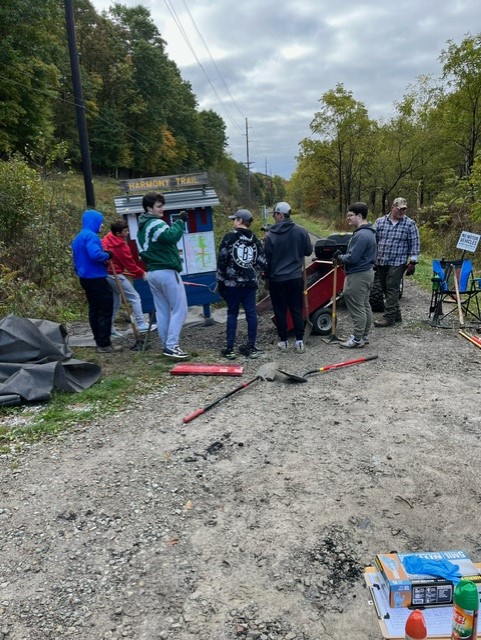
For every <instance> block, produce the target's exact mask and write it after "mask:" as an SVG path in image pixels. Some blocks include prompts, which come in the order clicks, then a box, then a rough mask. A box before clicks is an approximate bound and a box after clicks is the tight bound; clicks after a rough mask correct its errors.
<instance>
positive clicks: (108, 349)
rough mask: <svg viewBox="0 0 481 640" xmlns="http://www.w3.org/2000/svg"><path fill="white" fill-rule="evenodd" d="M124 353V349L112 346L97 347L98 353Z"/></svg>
mask: <svg viewBox="0 0 481 640" xmlns="http://www.w3.org/2000/svg"><path fill="white" fill-rule="evenodd" d="M119 351H122V347H114V346H112V345H111V344H110V345H109V346H108V347H97V353H118V352H119Z"/></svg>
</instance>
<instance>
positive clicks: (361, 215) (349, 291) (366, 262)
mask: <svg viewBox="0 0 481 640" xmlns="http://www.w3.org/2000/svg"><path fill="white" fill-rule="evenodd" d="M347 223H348V224H349V226H350V227H353V228H354V232H353V234H352V236H351V239H350V240H349V244H348V245H347V250H346V253H342V251H340V250H338V251H336V252H335V253H334V255H333V256H332V258H333V260H337V262H340V263H341V264H342V265H344V273H345V274H346V278H345V280H344V289H343V297H344V301H345V303H346V307H347V310H348V311H349V315H350V316H351V318H352V323H353V325H354V328H353V335H351V336H350V337H349V338H347V340H345V341H344V342H341V343H340V345H339V346H340V347H342V348H343V349H359V348H361V347H364V346H365V345H366V344H369V331H370V329H371V323H372V312H371V305H370V303H369V295H370V293H371V288H372V283H373V282H374V265H375V264H376V254H377V244H376V231H375V229H374V227H373V226H372V224H370V223H369V222H368V221H367V204H365V203H364V202H354V204H351V205H349V208H348V210H347Z"/></svg>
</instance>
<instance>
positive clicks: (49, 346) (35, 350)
mask: <svg viewBox="0 0 481 640" xmlns="http://www.w3.org/2000/svg"><path fill="white" fill-rule="evenodd" d="M99 377H100V367H99V366H98V365H96V364H92V363H91V362H84V361H83V360H75V359H74V358H72V351H71V349H70V347H69V345H68V334H67V331H66V329H65V327H64V326H63V325H61V324H57V323H56V322H51V321H50V320H36V319H32V318H22V317H19V316H14V315H8V316H6V317H5V318H3V319H1V320H0V406H7V405H16V404H21V403H22V402H36V401H37V402H38V401H40V400H50V397H51V393H52V390H53V389H61V390H62V391H70V392H79V391H83V390H84V389H88V388H89V387H91V386H92V385H93V384H94V383H95V382H97V380H98V379H99Z"/></svg>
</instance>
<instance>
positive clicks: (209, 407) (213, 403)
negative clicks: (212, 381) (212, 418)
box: [182, 376, 259, 424]
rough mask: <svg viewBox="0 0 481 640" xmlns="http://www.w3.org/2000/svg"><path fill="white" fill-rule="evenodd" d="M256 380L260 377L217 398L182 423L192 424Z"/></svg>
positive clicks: (186, 417)
mask: <svg viewBox="0 0 481 640" xmlns="http://www.w3.org/2000/svg"><path fill="white" fill-rule="evenodd" d="M256 380H259V376H256V377H255V378H252V380H249V382H243V383H242V384H240V385H239V386H238V387H236V388H235V389H232V391H229V392H228V393H225V394H224V395H223V396H221V397H220V398H217V400H214V402H211V403H210V404H208V405H206V406H205V407H202V409H197V410H196V411H194V412H193V413H191V414H190V415H188V416H185V418H183V420H182V422H183V423H184V424H187V423H188V422H191V421H192V420H194V419H195V418H197V417H199V416H201V415H202V414H203V413H205V412H206V411H208V410H209V409H212V408H213V407H215V406H216V405H217V404H219V402H222V400H225V399H226V398H229V397H230V396H233V395H234V393H237V392H238V391H242V389H245V388H246V387H248V386H249V385H251V384H253V383H254V382H256Z"/></svg>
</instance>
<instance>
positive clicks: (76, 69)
mask: <svg viewBox="0 0 481 640" xmlns="http://www.w3.org/2000/svg"><path fill="white" fill-rule="evenodd" d="M64 5H65V18H66V21H67V39H68V50H69V55H70V68H71V70H72V85H73V93H74V100H75V114H76V116H77V128H78V135H79V142H80V154H81V158H82V173H83V176H84V186H85V199H86V201H87V207H89V208H92V209H95V193H94V185H93V180H92V165H91V163H90V149H89V137H88V131H87V120H86V118H85V103H84V97H83V91H82V80H81V78H80V65H79V59H78V51H77V42H76V37H75V22H74V15H73V5H72V0H64Z"/></svg>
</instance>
